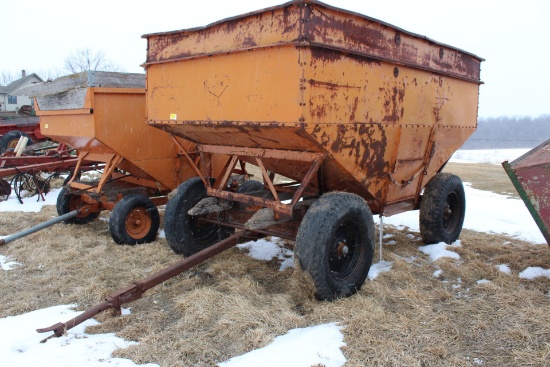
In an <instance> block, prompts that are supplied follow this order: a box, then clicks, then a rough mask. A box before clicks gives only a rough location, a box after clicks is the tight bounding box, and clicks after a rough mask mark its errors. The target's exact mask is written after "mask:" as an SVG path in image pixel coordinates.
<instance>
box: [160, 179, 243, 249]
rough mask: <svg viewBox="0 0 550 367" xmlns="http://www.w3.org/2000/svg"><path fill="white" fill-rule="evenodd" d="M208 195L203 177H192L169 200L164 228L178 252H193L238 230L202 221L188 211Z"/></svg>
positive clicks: (172, 246)
mask: <svg viewBox="0 0 550 367" xmlns="http://www.w3.org/2000/svg"><path fill="white" fill-rule="evenodd" d="M205 197H207V195H206V187H204V183H203V182H202V180H201V179H200V177H193V178H190V179H189V180H187V181H185V182H184V183H182V184H181V185H180V186H179V187H178V191H177V193H176V195H174V197H172V198H171V199H170V201H168V204H167V205H166V211H165V212H164V231H165V233H166V240H167V241H168V245H170V248H171V249H172V250H173V251H174V252H175V253H177V254H183V255H184V256H191V255H193V254H194V253H196V252H199V251H201V250H204V249H205V248H207V247H209V246H210V245H213V244H214V243H216V242H218V241H220V240H222V239H224V238H227V237H228V236H229V235H230V234H232V233H233V232H234V231H235V230H234V229H233V228H229V227H223V226H220V225H217V224H211V223H201V222H200V221H199V220H198V219H199V218H197V217H194V216H191V215H189V214H187V212H188V211H189V209H191V208H193V207H194V206H195V205H196V204H197V203H198V202H199V201H201V200H202V199H204V198H205Z"/></svg>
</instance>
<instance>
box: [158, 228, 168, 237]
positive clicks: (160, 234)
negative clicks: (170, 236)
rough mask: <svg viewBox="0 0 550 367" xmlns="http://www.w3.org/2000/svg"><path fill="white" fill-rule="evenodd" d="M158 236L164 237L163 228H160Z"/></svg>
mask: <svg viewBox="0 0 550 367" xmlns="http://www.w3.org/2000/svg"><path fill="white" fill-rule="evenodd" d="M158 238H166V233H165V232H164V229H161V230H160V231H159V234H158Z"/></svg>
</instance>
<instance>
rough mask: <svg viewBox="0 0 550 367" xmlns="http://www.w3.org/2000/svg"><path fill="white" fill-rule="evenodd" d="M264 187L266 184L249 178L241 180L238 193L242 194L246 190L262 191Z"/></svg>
mask: <svg viewBox="0 0 550 367" xmlns="http://www.w3.org/2000/svg"><path fill="white" fill-rule="evenodd" d="M263 189H264V184H263V183H262V182H260V181H256V180H247V181H243V182H241V184H240V185H239V187H238V188H237V193H239V194H242V193H246V192H253V191H261V190H263Z"/></svg>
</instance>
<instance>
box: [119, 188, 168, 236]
mask: <svg viewBox="0 0 550 367" xmlns="http://www.w3.org/2000/svg"><path fill="white" fill-rule="evenodd" d="M159 226H160V215H159V211H158V209H157V207H156V206H155V204H154V203H153V202H152V201H151V199H149V198H148V197H147V196H144V195H139V194H133V195H128V196H125V197H124V198H122V200H120V201H119V202H118V203H117V204H116V205H115V207H114V208H113V211H112V212H111V216H110V218H109V230H110V231H111V237H113V240H115V242H116V243H118V244H128V245H136V244H140V243H147V242H152V241H154V240H155V238H156V237H157V232H158V230H159Z"/></svg>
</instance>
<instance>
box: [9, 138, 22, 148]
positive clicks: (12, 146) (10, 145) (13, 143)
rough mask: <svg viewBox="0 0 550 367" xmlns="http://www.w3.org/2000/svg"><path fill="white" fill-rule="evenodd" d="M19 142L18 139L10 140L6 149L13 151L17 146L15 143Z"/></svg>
mask: <svg viewBox="0 0 550 367" xmlns="http://www.w3.org/2000/svg"><path fill="white" fill-rule="evenodd" d="M18 142H19V138H17V139H12V140H10V141H9V142H8V145H7V147H6V148H7V149H15V147H16V146H17V143H18Z"/></svg>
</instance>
